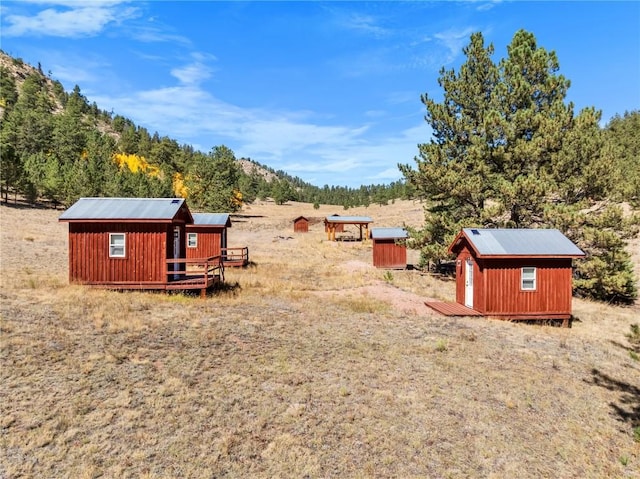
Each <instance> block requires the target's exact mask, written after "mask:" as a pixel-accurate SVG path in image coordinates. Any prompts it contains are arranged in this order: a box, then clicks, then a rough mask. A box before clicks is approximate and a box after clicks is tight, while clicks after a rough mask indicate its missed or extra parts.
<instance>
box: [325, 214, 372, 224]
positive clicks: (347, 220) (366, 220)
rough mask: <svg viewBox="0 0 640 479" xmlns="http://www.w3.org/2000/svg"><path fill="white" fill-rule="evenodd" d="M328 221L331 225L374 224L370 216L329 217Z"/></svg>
mask: <svg viewBox="0 0 640 479" xmlns="http://www.w3.org/2000/svg"><path fill="white" fill-rule="evenodd" d="M327 221H329V222H330V223H373V220H372V219H371V218H369V217H368V216H338V215H333V216H327Z"/></svg>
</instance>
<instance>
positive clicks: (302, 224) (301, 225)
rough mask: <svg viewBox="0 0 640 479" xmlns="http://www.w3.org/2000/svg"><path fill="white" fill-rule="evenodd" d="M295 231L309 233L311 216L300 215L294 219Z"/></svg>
mask: <svg viewBox="0 0 640 479" xmlns="http://www.w3.org/2000/svg"><path fill="white" fill-rule="evenodd" d="M293 232H294V233H308V232H309V218H306V217H304V216H298V217H297V218H296V219H294V220H293Z"/></svg>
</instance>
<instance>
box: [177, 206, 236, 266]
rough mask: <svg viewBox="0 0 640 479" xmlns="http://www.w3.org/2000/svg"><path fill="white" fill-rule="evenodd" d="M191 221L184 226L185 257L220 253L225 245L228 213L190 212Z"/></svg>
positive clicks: (228, 220) (200, 256)
mask: <svg viewBox="0 0 640 479" xmlns="http://www.w3.org/2000/svg"><path fill="white" fill-rule="evenodd" d="M192 216H193V223H191V224H188V225H187V226H186V231H187V258H189V259H191V258H206V257H207V256H217V255H221V254H222V250H223V249H224V248H226V247H227V228H230V227H231V219H230V218H229V214H228V213H192Z"/></svg>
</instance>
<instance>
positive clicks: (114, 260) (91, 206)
mask: <svg viewBox="0 0 640 479" xmlns="http://www.w3.org/2000/svg"><path fill="white" fill-rule="evenodd" d="M59 221H61V222H67V223H69V281H70V282H72V283H81V284H87V285H92V286H102V287H108V288H113V289H163V290H174V289H182V290H189V289H199V290H201V294H202V295H204V294H205V293H206V290H207V288H209V287H210V286H211V285H213V284H214V283H215V282H216V281H218V280H221V279H223V272H224V268H223V266H222V262H221V259H220V257H217V258H211V257H210V258H205V259H203V261H188V260H187V259H186V244H185V243H186V242H185V231H186V226H187V225H188V224H191V223H193V217H192V215H191V212H190V211H189V208H188V207H187V204H186V202H185V200H184V199H183V198H80V199H79V200H78V201H77V202H76V203H74V204H73V205H72V206H71V207H69V208H68V209H67V210H66V211H65V212H64V213H63V214H62V215H61V216H60V218H59ZM191 266H197V267H199V268H200V272H199V273H198V274H197V275H192V274H191V273H190V272H189V268H190V267H191Z"/></svg>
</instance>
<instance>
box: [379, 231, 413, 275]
mask: <svg viewBox="0 0 640 479" xmlns="http://www.w3.org/2000/svg"><path fill="white" fill-rule="evenodd" d="M408 236H409V235H408V233H407V231H406V230H405V229H404V228H371V239H372V241H373V265H374V266H375V267H376V268H387V269H405V268H406V267H407V246H406V245H405V244H404V240H406V239H407V238H408Z"/></svg>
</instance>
